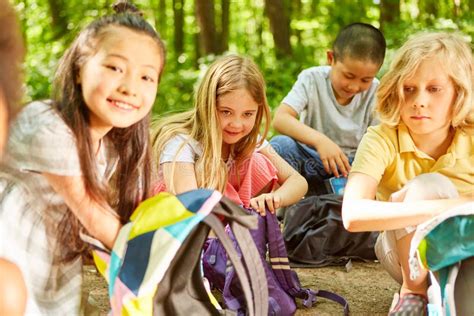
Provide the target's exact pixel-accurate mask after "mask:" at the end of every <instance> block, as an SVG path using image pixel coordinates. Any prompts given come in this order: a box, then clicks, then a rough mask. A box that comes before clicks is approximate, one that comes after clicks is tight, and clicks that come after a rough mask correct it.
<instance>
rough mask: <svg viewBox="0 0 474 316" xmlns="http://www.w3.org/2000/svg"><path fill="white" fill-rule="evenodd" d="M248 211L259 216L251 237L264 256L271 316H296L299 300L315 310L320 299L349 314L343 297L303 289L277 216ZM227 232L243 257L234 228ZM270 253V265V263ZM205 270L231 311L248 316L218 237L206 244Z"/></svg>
mask: <svg viewBox="0 0 474 316" xmlns="http://www.w3.org/2000/svg"><path fill="white" fill-rule="evenodd" d="M248 211H249V212H251V213H253V214H255V216H258V228H257V229H254V230H251V231H250V234H251V236H252V238H253V240H254V241H255V245H256V246H257V250H258V252H259V253H260V259H261V260H262V264H263V267H264V269H265V274H266V276H267V283H268V315H274V316H287V315H293V314H294V313H295V311H296V302H295V298H299V299H302V300H303V305H304V306H306V307H311V306H312V305H313V304H314V303H315V302H316V297H317V296H319V297H324V298H327V299H330V300H333V301H335V302H337V303H339V304H341V305H342V306H343V307H344V315H348V314H349V304H348V303H347V301H346V300H345V299H344V298H343V297H341V296H339V295H337V294H335V293H332V292H328V291H324V290H319V291H313V290H311V289H304V288H302V287H301V284H300V281H299V279H298V276H297V274H296V272H295V271H293V270H291V268H290V265H289V261H288V255H287V252H286V248H285V243H284V241H283V237H282V234H281V230H280V226H279V224H278V220H277V218H276V216H275V214H272V213H270V212H267V214H266V216H260V215H259V214H257V213H256V212H255V211H253V210H248ZM226 231H227V233H228V234H229V236H230V237H231V240H232V241H233V243H234V247H235V249H236V250H237V253H238V254H239V256H242V252H241V249H240V247H239V246H238V245H237V243H236V242H235V237H234V235H233V234H232V231H231V230H230V229H226ZM267 250H268V259H269V262H267V260H266V258H267ZM203 268H204V276H205V277H206V278H207V279H208V280H209V282H210V283H211V285H212V286H213V288H215V289H217V290H218V291H220V292H221V293H222V297H223V300H224V303H225V305H226V306H227V308H229V309H231V310H234V311H237V312H238V314H239V315H244V314H245V312H246V309H245V308H246V307H245V306H246V304H245V299H244V296H243V292H242V288H241V286H240V283H239V281H238V277H237V276H236V273H235V271H234V269H233V267H232V266H231V265H230V263H229V261H228V259H227V254H226V251H225V249H224V248H223V246H222V244H221V243H220V241H219V240H218V239H217V238H208V240H207V242H206V244H205V245H204V254H203Z"/></svg>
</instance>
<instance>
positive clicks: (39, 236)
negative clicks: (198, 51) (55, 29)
mask: <svg viewBox="0 0 474 316" xmlns="http://www.w3.org/2000/svg"><path fill="white" fill-rule="evenodd" d="M114 9H115V10H116V12H117V14H115V15H111V16H106V17H103V18H100V19H98V20H96V21H94V22H92V23H91V24H90V25H89V26H87V27H86V28H85V29H84V30H82V31H81V32H80V34H79V35H78V37H77V38H76V39H75V40H74V42H73V43H72V45H71V46H70V47H69V49H68V50H67V51H66V53H65V54H64V56H63V57H62V59H61V61H60V63H59V67H58V70H57V72H56V76H55V83H54V87H53V90H54V96H53V100H52V101H50V102H33V103H31V104H29V105H28V106H26V107H25V108H24V109H23V110H22V111H21V112H20V113H19V115H18V117H17V119H16V121H15V122H14V123H13V125H12V128H11V133H10V138H9V140H8V144H7V151H6V156H5V163H4V165H3V166H2V167H1V169H0V231H1V232H2V234H4V235H3V237H5V238H4V239H2V244H1V247H0V256H1V257H4V258H7V259H9V260H10V261H12V262H13V263H15V264H16V265H17V266H18V267H19V268H20V270H21V272H22V273H23V277H24V279H25V284H26V287H27V296H28V298H27V306H26V313H27V314H32V315H78V314H83V313H85V312H87V311H86V310H85V307H86V304H85V302H87V296H85V295H84V296H83V295H82V294H81V292H82V291H81V288H82V257H83V256H87V254H88V253H89V249H88V247H87V246H86V245H85V243H84V242H83V241H82V239H81V238H80V236H81V235H87V234H89V235H91V236H93V237H95V238H96V239H98V240H99V241H100V242H102V243H103V244H104V245H105V246H107V247H109V248H110V247H111V246H112V245H113V243H114V240H115V237H116V235H117V233H118V230H119V229H120V227H121V225H122V224H123V223H124V222H126V221H127V220H128V218H129V216H130V214H131V212H132V211H133V210H134V209H135V207H136V205H137V203H138V202H139V201H141V200H143V199H144V198H146V197H148V196H150V172H149V169H150V165H151V164H150V150H149V137H148V135H149V134H148V133H149V130H148V129H149V123H148V122H149V113H150V110H151V107H152V105H153V103H154V101H155V97H156V92H157V85H158V82H159V79H160V74H161V71H162V69H163V65H164V60H165V53H164V47H163V44H162V41H161V40H160V38H159V36H158V35H157V33H156V32H155V30H154V29H153V28H152V27H151V26H150V25H149V24H148V23H147V22H146V21H145V20H144V19H143V18H142V17H141V15H140V14H139V12H138V10H137V9H136V8H135V7H134V6H133V5H131V4H128V3H126V2H120V3H118V4H117V5H115V6H114Z"/></svg>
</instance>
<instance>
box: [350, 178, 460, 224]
mask: <svg viewBox="0 0 474 316" xmlns="http://www.w3.org/2000/svg"><path fill="white" fill-rule="evenodd" d="M377 186H378V183H377V181H376V180H375V179H374V178H372V177H371V176H369V175H366V174H363V173H358V172H355V173H352V174H351V175H350V176H349V180H348V182H347V185H346V187H345V189H344V201H343V204H342V219H343V222H344V227H346V229H347V230H349V231H354V232H357V231H377V230H392V229H399V228H403V227H407V226H414V225H418V224H420V223H422V222H424V221H427V220H429V219H430V218H432V217H434V216H436V215H438V214H440V213H442V212H443V211H445V210H447V209H449V208H452V207H454V206H456V205H460V204H463V203H466V202H468V201H469V198H467V197H462V198H455V199H437V200H416V201H413V200H412V201H404V202H383V201H375V200H374V199H375V193H376V191H377ZM394 195H395V194H394Z"/></svg>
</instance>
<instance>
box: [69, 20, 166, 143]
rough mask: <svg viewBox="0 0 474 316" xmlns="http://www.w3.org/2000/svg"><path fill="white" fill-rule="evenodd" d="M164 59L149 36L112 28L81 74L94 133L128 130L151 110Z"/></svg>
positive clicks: (101, 133) (84, 96) (126, 29)
mask: <svg viewBox="0 0 474 316" xmlns="http://www.w3.org/2000/svg"><path fill="white" fill-rule="evenodd" d="M162 58H163V56H161V54H160V50H159V48H158V46H157V44H156V42H155V41H154V40H153V39H152V38H151V37H150V36H148V35H145V34H142V33H138V32H135V31H132V30H130V29H128V28H126V27H119V26H111V27H110V29H108V30H107V31H106V32H105V35H103V38H101V39H100V40H99V41H98V43H97V48H96V51H95V52H94V54H93V55H92V56H90V57H89V58H88V59H87V61H86V62H85V63H84V65H83V66H82V67H81V69H80V72H79V78H78V83H79V84H80V85H81V88H82V95H83V98H84V101H85V103H86V105H87V107H88V109H89V111H90V113H89V118H90V127H91V130H92V131H93V132H96V133H98V134H100V135H105V134H106V133H107V132H108V131H109V130H110V129H112V128H113V127H120V128H124V127H129V126H131V125H133V124H135V123H137V122H138V121H140V120H141V119H143V118H144V117H145V116H146V115H147V114H148V113H149V112H150V110H151V107H152V106H153V103H154V101H155V97H156V92H157V88H158V79H159V74H160V72H161V66H160V64H161V63H160V60H161V59H162Z"/></svg>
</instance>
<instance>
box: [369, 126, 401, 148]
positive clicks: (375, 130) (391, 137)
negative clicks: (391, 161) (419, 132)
mask: <svg viewBox="0 0 474 316" xmlns="http://www.w3.org/2000/svg"><path fill="white" fill-rule="evenodd" d="M366 137H369V138H371V139H373V140H374V141H378V142H381V143H387V144H394V145H397V144H398V138H399V126H396V127H391V126H388V125H386V124H378V125H375V126H369V128H368V129H367V133H366Z"/></svg>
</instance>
